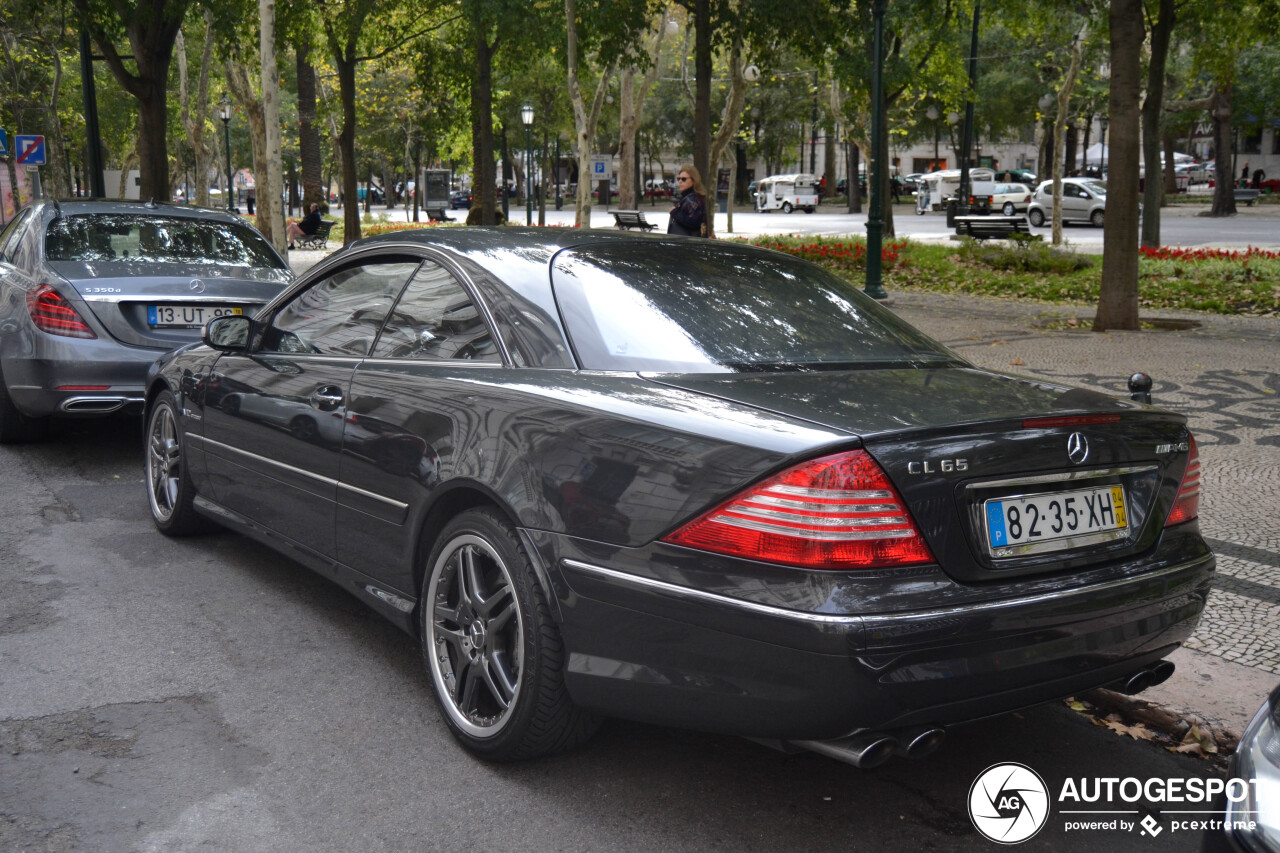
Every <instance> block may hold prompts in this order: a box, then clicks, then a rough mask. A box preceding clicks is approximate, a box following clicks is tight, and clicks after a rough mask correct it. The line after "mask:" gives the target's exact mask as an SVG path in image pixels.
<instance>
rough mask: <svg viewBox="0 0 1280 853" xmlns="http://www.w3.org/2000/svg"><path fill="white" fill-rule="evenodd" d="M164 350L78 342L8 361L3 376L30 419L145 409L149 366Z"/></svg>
mask: <svg viewBox="0 0 1280 853" xmlns="http://www.w3.org/2000/svg"><path fill="white" fill-rule="evenodd" d="M161 354H162V351H161V350H153V349H143V348H136V347H124V346H120V345H119V344H114V343H111V342H109V341H77V342H76V344H75V345H59V346H57V347H53V348H52V349H50V351H48V352H45V353H41V357H30V358H25V357H19V358H8V359H5V362H4V378H5V382H6V383H7V384H8V386H9V395H10V398H11V399H12V400H13V402H14V404H15V405H16V406H17V407H18V409H19V410H20V411H21V412H22V413H23V414H25V415H28V416H30V417H44V416H45V415H61V416H83V415H105V414H109V413H111V412H114V411H119V410H120V409H122V408H126V409H129V410H133V409H137V410H138V411H141V405H142V402H143V390H144V387H145V382H146V376H147V368H148V367H150V366H151V363H152V362H154V361H155V360H156V358H157V357H158V356H160V355H161Z"/></svg>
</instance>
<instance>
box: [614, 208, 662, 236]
mask: <svg viewBox="0 0 1280 853" xmlns="http://www.w3.org/2000/svg"><path fill="white" fill-rule="evenodd" d="M609 212H610V213H612V214H613V224H614V225H615V226H617V227H618V228H619V229H627V230H630V229H632V228H639V229H641V230H643V231H652V230H653V229H655V228H657V227H658V226H657V225H656V224H655V223H652V222H646V221H645V218H644V214H643V213H641V212H640V211H638V210H611V211H609Z"/></svg>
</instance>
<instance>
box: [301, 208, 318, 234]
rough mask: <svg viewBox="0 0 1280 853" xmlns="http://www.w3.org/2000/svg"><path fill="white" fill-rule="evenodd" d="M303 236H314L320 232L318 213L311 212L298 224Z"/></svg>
mask: <svg viewBox="0 0 1280 853" xmlns="http://www.w3.org/2000/svg"><path fill="white" fill-rule="evenodd" d="M298 227H299V228H300V229H302V233H303V234H314V233H316V232H317V231H319V230H320V211H318V210H313V211H311V212H310V213H308V214H307V215H306V216H304V217H303V218H302V221H301V222H299V223H298Z"/></svg>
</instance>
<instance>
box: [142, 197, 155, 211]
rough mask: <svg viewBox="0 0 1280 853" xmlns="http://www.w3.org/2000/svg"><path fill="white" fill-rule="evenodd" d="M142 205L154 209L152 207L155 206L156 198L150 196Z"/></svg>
mask: <svg viewBox="0 0 1280 853" xmlns="http://www.w3.org/2000/svg"><path fill="white" fill-rule="evenodd" d="M143 207H146V208H150V209H152V210H154V209H155V207H156V200H155V198H154V197H152V198H149V199H147V203H146V204H144V205H143Z"/></svg>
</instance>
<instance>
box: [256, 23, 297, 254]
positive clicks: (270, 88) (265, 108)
mask: <svg viewBox="0 0 1280 853" xmlns="http://www.w3.org/2000/svg"><path fill="white" fill-rule="evenodd" d="M258 15H259V18H260V19H261V23H260V36H259V39H258V41H259V49H258V50H259V56H260V58H261V65H262V118H263V123H264V125H265V133H264V136H263V156H262V160H263V166H264V168H263V170H262V172H259V173H258V174H257V175H256V176H255V178H256V183H255V186H256V189H255V191H254V200H255V201H256V202H257V210H256V213H257V217H258V230H259V231H261V232H262V236H264V237H266V238H267V240H268V241H270V242H271V244H272V245H274V246H275V247H276V249H278V250H279V251H284V250H285V248H286V247H287V246H288V243H289V241H288V240H287V239H286V238H285V233H284V210H283V204H284V187H283V186H282V184H281V181H282V180H283V178H284V164H283V162H282V160H281V157H280V72H279V70H278V69H277V68H276V0H259V3H258ZM254 160H255V162H256V161H257V158H256V157H255V158H254Z"/></svg>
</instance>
